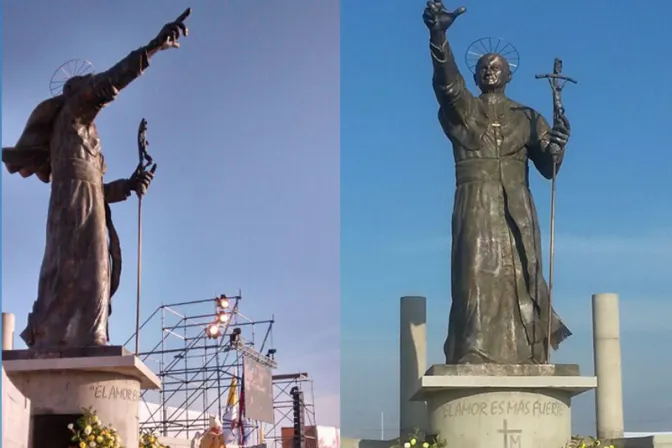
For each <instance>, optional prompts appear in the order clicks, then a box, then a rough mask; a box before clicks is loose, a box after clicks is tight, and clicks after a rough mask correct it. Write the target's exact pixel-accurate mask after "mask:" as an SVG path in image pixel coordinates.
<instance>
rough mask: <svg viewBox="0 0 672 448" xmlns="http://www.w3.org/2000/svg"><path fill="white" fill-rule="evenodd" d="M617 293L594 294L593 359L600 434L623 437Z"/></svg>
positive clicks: (612, 437) (601, 436)
mask: <svg viewBox="0 0 672 448" xmlns="http://www.w3.org/2000/svg"><path fill="white" fill-rule="evenodd" d="M620 333H621V330H620V323H619V313H618V294H594V295H593V351H594V353H593V358H594V362H595V376H596V377H597V390H596V391H595V413H596V417H597V436H598V437H599V438H604V439H617V438H621V437H623V431H624V427H623V379H622V376H621V335H620Z"/></svg>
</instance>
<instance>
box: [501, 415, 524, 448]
mask: <svg viewBox="0 0 672 448" xmlns="http://www.w3.org/2000/svg"><path fill="white" fill-rule="evenodd" d="M497 432H498V433H501V434H502V435H503V436H504V448H516V447H517V448H520V435H521V434H522V433H523V430H522V429H509V425H508V422H507V421H506V420H504V427H503V428H502V429H499V430H497Z"/></svg>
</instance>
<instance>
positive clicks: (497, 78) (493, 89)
mask: <svg viewBox="0 0 672 448" xmlns="http://www.w3.org/2000/svg"><path fill="white" fill-rule="evenodd" d="M474 81H475V82H476V85H477V86H478V88H479V89H481V92H483V93H502V92H504V89H506V85H507V84H508V83H509V81H511V67H510V66H509V63H508V62H507V60H506V58H504V57H503V56H501V55H499V54H497V53H488V54H484V55H483V56H481V58H480V59H479V60H478V63H477V64H476V69H475V71H474Z"/></svg>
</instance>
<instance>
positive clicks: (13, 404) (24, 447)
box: [0, 367, 30, 448]
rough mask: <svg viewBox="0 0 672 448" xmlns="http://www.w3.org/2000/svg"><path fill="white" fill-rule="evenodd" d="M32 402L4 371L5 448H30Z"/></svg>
mask: <svg viewBox="0 0 672 448" xmlns="http://www.w3.org/2000/svg"><path fill="white" fill-rule="evenodd" d="M29 434H30V400H28V399H27V398H26V397H25V396H24V395H23V394H22V393H21V391H19V390H18V389H17V388H16V386H14V383H12V381H11V380H10V379H9V377H8V376H7V374H6V373H5V369H4V367H3V369H2V444H1V445H0V446H4V447H5V448H28V443H29V438H28V435H29Z"/></svg>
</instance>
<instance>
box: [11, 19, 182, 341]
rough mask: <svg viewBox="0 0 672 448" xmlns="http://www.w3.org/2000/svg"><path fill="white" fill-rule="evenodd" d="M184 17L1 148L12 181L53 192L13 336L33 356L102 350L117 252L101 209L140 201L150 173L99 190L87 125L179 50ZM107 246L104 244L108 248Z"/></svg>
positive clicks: (38, 113)
mask: <svg viewBox="0 0 672 448" xmlns="http://www.w3.org/2000/svg"><path fill="white" fill-rule="evenodd" d="M189 14H190V10H189V9H187V10H186V11H185V12H184V13H183V14H182V15H181V16H180V17H179V18H178V19H177V20H176V21H175V22H171V23H169V24H167V25H165V26H164V27H163V28H162V29H161V31H160V32H159V34H158V35H157V37H156V38H155V39H153V40H152V41H151V42H150V43H149V44H148V45H147V46H145V47H142V48H139V49H138V50H135V51H133V52H131V53H130V54H129V55H128V56H126V58H124V59H123V60H122V61H120V62H119V63H117V64H116V65H115V66H114V67H112V68H110V69H109V70H107V71H105V72H103V73H99V74H96V75H87V76H75V77H72V78H70V79H69V80H68V81H67V82H66V83H65V85H64V86H63V93H62V94H61V95H58V96H56V97H54V98H52V99H49V100H46V101H44V102H42V103H41V104H40V105H38V106H37V107H36V108H35V110H34V111H33V113H32V114H31V116H30V118H29V119H28V123H27V124H26V127H25V129H24V131H23V134H22V135H21V137H20V138H19V141H18V142H17V144H16V146H15V147H12V148H3V149H2V161H3V163H4V164H5V166H6V167H7V169H8V171H9V172H10V173H17V172H18V173H19V174H20V175H21V176H23V177H29V176H32V175H33V174H34V175H35V176H36V177H37V178H38V179H40V180H41V181H42V182H45V183H49V182H50V183H51V197H50V201H49V212H48V217H47V239H46V248H45V253H44V259H43V261H42V268H41V271H40V278H39V286H38V291H37V300H36V301H35V303H34V305H33V312H32V313H30V314H29V316H28V325H27V327H26V329H25V330H24V331H23V333H22V334H21V337H22V338H23V340H24V341H25V342H26V344H27V345H28V346H29V347H30V348H32V349H37V350H40V349H60V348H65V347H83V346H101V345H107V343H108V341H109V334H108V318H109V315H110V314H111V298H112V296H113V295H114V293H115V292H116V290H117V288H118V286H119V279H120V275H121V248H120V245H119V238H118V236H117V233H116V231H115V229H114V226H113V224H112V220H111V214H110V207H109V204H112V203H115V202H120V201H125V200H126V199H127V198H128V197H129V196H130V195H131V193H132V192H136V193H137V195H138V196H139V197H142V195H144V194H145V192H146V190H147V188H148V187H149V184H150V182H151V181H152V178H153V170H149V171H145V170H136V171H134V174H133V175H132V176H131V177H130V178H129V179H120V180H116V181H113V182H110V183H103V175H104V173H105V162H104V159H103V154H102V152H101V146H100V140H99V138H98V132H97V130H96V125H95V123H94V120H95V118H96V116H97V115H98V113H99V112H100V111H101V109H102V108H103V107H105V106H106V105H108V104H109V103H110V102H112V101H113V100H114V99H115V98H116V96H117V94H118V93H119V92H120V91H121V90H122V89H123V88H124V87H126V86H128V85H129V84H130V83H131V82H132V81H134V80H135V79H136V78H138V77H139V76H140V75H141V74H142V73H143V71H144V70H145V69H146V68H147V67H148V66H149V59H150V58H151V57H152V56H154V55H155V54H156V53H157V52H159V51H161V50H167V49H170V48H179V42H178V39H179V38H180V36H181V35H184V36H186V35H187V28H186V26H185V25H184V20H185V19H186V18H187V17H188V15H189ZM108 239H109V242H108Z"/></svg>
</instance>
